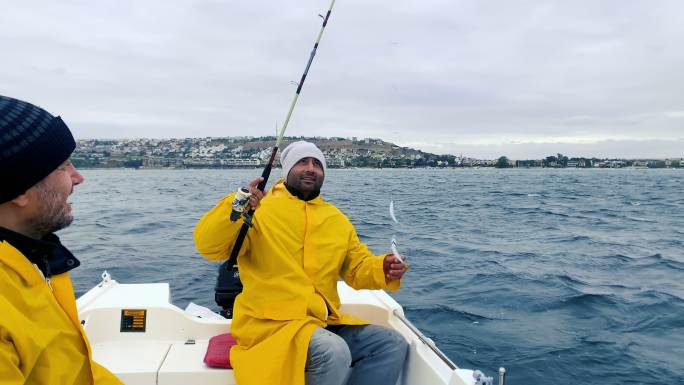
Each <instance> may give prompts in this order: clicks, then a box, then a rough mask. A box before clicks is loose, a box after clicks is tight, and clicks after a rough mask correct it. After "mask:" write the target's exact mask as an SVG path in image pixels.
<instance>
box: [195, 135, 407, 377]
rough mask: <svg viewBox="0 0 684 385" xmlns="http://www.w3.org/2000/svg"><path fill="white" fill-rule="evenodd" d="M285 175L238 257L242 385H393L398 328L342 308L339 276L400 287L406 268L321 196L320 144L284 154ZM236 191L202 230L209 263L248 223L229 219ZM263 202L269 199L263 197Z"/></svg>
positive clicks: (401, 353) (255, 198)
mask: <svg viewBox="0 0 684 385" xmlns="http://www.w3.org/2000/svg"><path fill="white" fill-rule="evenodd" d="M281 164H282V167H283V177H284V178H285V179H284V180H279V181H278V182H276V183H275V185H274V186H273V187H272V188H271V189H270V190H269V191H268V194H266V196H265V197H264V196H263V195H262V194H261V192H260V191H259V190H257V189H256V188H255V186H256V185H257V184H258V183H259V182H260V180H261V179H260V178H259V179H257V180H255V181H252V183H251V184H250V190H251V192H252V196H251V198H250V206H251V207H257V206H258V207H259V209H258V210H257V211H256V214H255V216H254V220H253V228H252V229H250V230H249V232H248V233H247V237H246V239H245V243H244V244H243V246H242V249H241V252H240V254H239V256H238V263H239V266H240V276H241V279H242V283H243V285H244V289H243V292H242V293H241V294H240V295H238V297H237V299H236V301H235V306H234V317H233V322H232V326H231V333H232V334H233V335H234V336H235V338H236V339H237V342H238V344H237V345H236V346H234V347H233V348H232V350H231V352H230V360H231V364H232V366H233V368H234V373H235V378H236V381H237V383H238V384H239V385H276V384H282V385H303V384H305V383H306V384H307V385H319V384H321V385H322V384H326V385H335V384H340V385H341V384H344V383H346V380H347V378H349V380H348V383H349V384H353V385H370V384H373V385H384V384H387V385H393V384H395V383H396V381H397V379H398V377H399V374H400V372H401V368H402V367H403V364H404V360H405V357H406V354H407V346H408V345H407V343H406V341H405V340H404V339H403V337H401V336H400V335H399V334H398V333H396V332H394V331H392V330H390V329H387V328H383V327H380V326H377V325H368V323H367V322H366V321H364V320H362V319H359V318H356V317H354V316H351V315H349V314H344V313H342V312H341V311H340V298H339V296H338V293H337V280H338V278H339V277H342V279H344V281H345V282H346V283H347V284H349V285H350V286H351V287H353V288H355V289H389V290H396V289H398V288H399V283H400V281H399V280H400V279H401V277H402V276H403V274H404V272H405V270H406V266H405V265H403V264H402V263H401V262H400V261H399V260H398V259H397V258H396V257H395V256H393V255H392V254H387V255H374V254H373V253H371V252H370V251H369V250H368V247H367V246H366V245H365V244H363V243H361V242H360V241H359V238H358V236H357V234H356V231H355V229H354V227H353V225H352V224H351V222H350V221H349V219H348V218H347V217H346V216H345V215H344V214H343V213H342V212H341V211H340V210H338V209H337V208H336V207H335V206H333V205H332V204H330V203H328V202H326V201H325V200H324V199H323V198H322V197H321V196H320V188H321V186H322V185H323V180H324V178H325V171H326V163H325V157H324V156H323V153H322V152H321V151H320V150H319V149H318V148H317V147H316V146H315V145H314V144H312V143H309V142H304V141H299V142H294V143H292V144H290V145H289V146H288V147H287V148H286V149H285V150H283V152H282V154H281ZM233 198H234V194H231V195H229V196H227V197H225V198H223V199H222V200H221V201H220V202H219V203H218V205H216V206H215V207H214V208H213V209H212V210H210V211H209V212H207V213H206V214H205V215H204V216H203V217H202V219H201V220H200V221H199V223H198V224H197V226H196V228H195V244H196V245H197V249H198V250H199V252H200V253H201V254H202V255H203V256H205V257H206V258H208V259H210V260H223V259H227V258H228V256H229V253H230V251H231V249H232V247H233V244H234V242H235V239H236V238H237V233H238V231H239V229H240V227H241V226H242V223H243V219H239V220H237V221H235V222H231V221H230V219H229V217H230V213H231V207H232V206H231V203H232V201H233ZM262 198H263V200H262Z"/></svg>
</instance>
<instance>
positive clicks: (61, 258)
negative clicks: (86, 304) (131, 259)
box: [0, 96, 121, 385]
mask: <svg viewBox="0 0 684 385" xmlns="http://www.w3.org/2000/svg"><path fill="white" fill-rule="evenodd" d="M75 147H76V143H75V142H74V138H73V136H72V135H71V132H70V131H69V128H68V127H67V126H66V125H65V124H64V122H63V121H62V119H61V118H59V117H54V116H52V115H51V114H49V113H48V112H47V111H45V110H43V109H41V108H39V107H36V106H34V105H32V104H30V103H27V102H23V101H21V100H17V99H13V98H9V97H5V96H0V186H1V187H0V313H1V314H2V316H0V383H2V384H17V385H18V384H36V385H37V384H79V385H80V384H83V385H86V384H98V385H99V384H107V385H109V384H112V385H114V384H116V385H120V384H121V382H120V381H119V380H118V379H117V378H116V377H115V376H114V375H113V374H112V373H110V372H109V371H107V370H106V369H105V368H103V367H102V366H100V365H98V364H97V363H96V362H94V361H93V360H92V354H91V349H90V345H89V344H88V340H87V338H86V335H85V332H84V330H83V328H82V326H81V323H80V322H79V319H78V314H77V311H76V299H75V297H74V289H73V287H72V284H71V280H70V278H69V273H68V272H69V271H70V270H72V269H74V268H76V267H78V266H79V264H80V263H79V261H78V259H76V257H74V256H73V254H71V253H70V252H69V250H67V248H66V247H64V246H63V245H62V244H61V243H60V241H59V238H58V237H57V236H56V235H55V234H54V232H56V231H58V230H60V229H63V228H65V227H67V226H69V224H71V221H72V220H73V216H72V214H71V205H70V203H68V202H67V199H68V197H69V195H71V193H72V192H73V189H74V186H78V185H79V184H81V183H83V176H82V175H81V174H79V173H78V171H76V169H75V168H74V165H73V164H71V161H70V160H69V158H70V156H71V153H72V152H73V151H74V149H75Z"/></svg>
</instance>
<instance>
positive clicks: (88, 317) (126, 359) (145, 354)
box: [77, 273, 475, 385]
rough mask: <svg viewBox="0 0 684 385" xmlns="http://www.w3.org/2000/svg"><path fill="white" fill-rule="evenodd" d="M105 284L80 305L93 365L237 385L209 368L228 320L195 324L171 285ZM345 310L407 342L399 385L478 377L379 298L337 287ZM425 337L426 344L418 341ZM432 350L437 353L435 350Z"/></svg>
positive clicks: (174, 384)
mask: <svg viewBox="0 0 684 385" xmlns="http://www.w3.org/2000/svg"><path fill="white" fill-rule="evenodd" d="M103 278H104V279H103V282H102V283H100V284H99V285H98V286H96V287H94V288H93V289H91V290H90V291H88V292H87V293H85V294H84V295H83V296H81V297H80V298H79V299H78V300H77V306H78V311H79V316H80V319H81V322H82V323H83V326H84V328H85V331H86V334H87V335H88V338H89V340H90V343H91V345H92V348H93V357H94V359H95V360H96V361H97V362H99V363H100V364H102V365H103V366H105V367H107V368H108V369H109V370H111V371H112V372H114V373H115V374H116V375H117V376H118V377H119V378H120V379H121V380H122V381H123V382H124V383H126V384H129V385H153V384H154V385H186V384H205V385H213V384H216V385H218V384H221V385H226V384H234V383H235V381H234V378H233V372H232V370H228V369H214V368H210V367H207V366H206V365H205V364H204V362H203V358H204V354H205V352H206V349H207V345H208V340H209V338H211V337H213V336H215V335H218V334H222V333H227V332H229V331H230V320H227V319H206V318H198V317H196V316H192V315H189V314H187V313H186V312H185V311H183V310H182V309H180V308H178V307H176V306H174V305H173V304H172V303H171V300H170V299H171V298H170V291H169V285H168V284H167V283H152V284H119V283H118V282H116V281H114V280H111V279H110V278H109V277H108V276H106V273H105V274H103ZM338 290H339V294H340V298H341V300H342V310H343V311H344V312H347V313H351V314H354V315H356V316H359V317H361V318H363V319H366V320H368V321H369V322H371V323H374V324H379V325H383V326H387V327H390V328H393V329H395V330H397V331H398V332H399V333H401V334H402V335H403V336H404V338H406V340H407V341H408V342H409V345H410V349H409V354H408V359H407V362H406V365H405V367H404V371H403V373H402V376H401V378H400V380H399V382H398V384H400V385H423V384H435V385H472V384H474V383H475V382H474V380H473V371H472V370H467V369H460V368H457V367H456V365H454V364H453V363H451V361H448V359H443V358H440V357H439V354H441V352H439V350H437V349H436V348H435V347H434V344H432V341H430V340H429V339H425V338H424V337H423V336H422V335H421V334H420V332H418V331H417V330H412V325H410V323H408V324H407V323H405V322H403V321H402V318H403V309H402V308H401V306H400V305H399V304H398V303H397V302H396V301H394V299H392V297H390V296H389V295H387V293H385V292H384V291H381V290H359V291H357V290H354V289H351V288H350V287H349V286H347V285H346V284H345V283H344V282H339V283H338ZM124 309H133V310H145V311H146V313H145V320H144V332H143V331H138V332H130V331H129V332H126V331H124V332H122V331H121V327H122V326H121V325H122V310H124ZM421 337H423V339H421ZM430 345H432V347H431V346H430Z"/></svg>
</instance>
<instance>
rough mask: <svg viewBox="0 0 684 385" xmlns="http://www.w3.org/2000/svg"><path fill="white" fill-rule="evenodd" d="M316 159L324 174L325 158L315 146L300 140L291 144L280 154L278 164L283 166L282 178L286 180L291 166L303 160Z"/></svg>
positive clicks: (325, 167)
mask: <svg viewBox="0 0 684 385" xmlns="http://www.w3.org/2000/svg"><path fill="white" fill-rule="evenodd" d="M309 157H311V158H316V159H318V161H320V162H321V165H323V173H324V174H325V172H326V169H327V166H326V164H325V156H324V155H323V152H322V151H321V150H320V149H319V148H318V147H316V145H315V144H313V143H311V142H307V141H304V140H300V141H298V142H292V143H290V145H289V146H287V147H285V149H284V150H283V152H281V153H280V164H281V165H282V166H283V178H285V179H287V175H288V174H289V173H290V170H291V169H292V166H294V165H295V164H296V163H297V162H299V161H300V160H301V159H304V158H309Z"/></svg>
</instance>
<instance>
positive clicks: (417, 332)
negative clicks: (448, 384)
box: [392, 309, 458, 370]
mask: <svg viewBox="0 0 684 385" xmlns="http://www.w3.org/2000/svg"><path fill="white" fill-rule="evenodd" d="M392 314H394V316H395V317H397V318H398V319H399V321H401V322H402V323H404V325H406V327H408V328H409V329H410V330H411V331H412V332H413V333H414V334H415V335H416V336H417V337H418V339H419V340H420V341H421V342H423V343H424V344H425V345H427V346H428V347H429V348H430V349H431V350H432V351H433V352H434V353H435V354H436V355H437V357H439V358H440V359H441V360H442V361H443V362H444V363H445V364H446V365H447V366H448V367H449V369H451V370H456V369H458V366H456V364H454V362H453V361H451V360H450V359H449V357H447V356H446V354H444V353H442V351H441V350H439V348H438V347H437V345H435V342H434V341H433V340H432V339H430V338H428V337H426V336H425V335H424V334H423V333H421V331H420V330H418V328H417V327H416V326H415V325H413V323H411V321H409V320H408V319H406V317H404V315H403V314H401V311H400V309H394V311H393V312H392Z"/></svg>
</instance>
